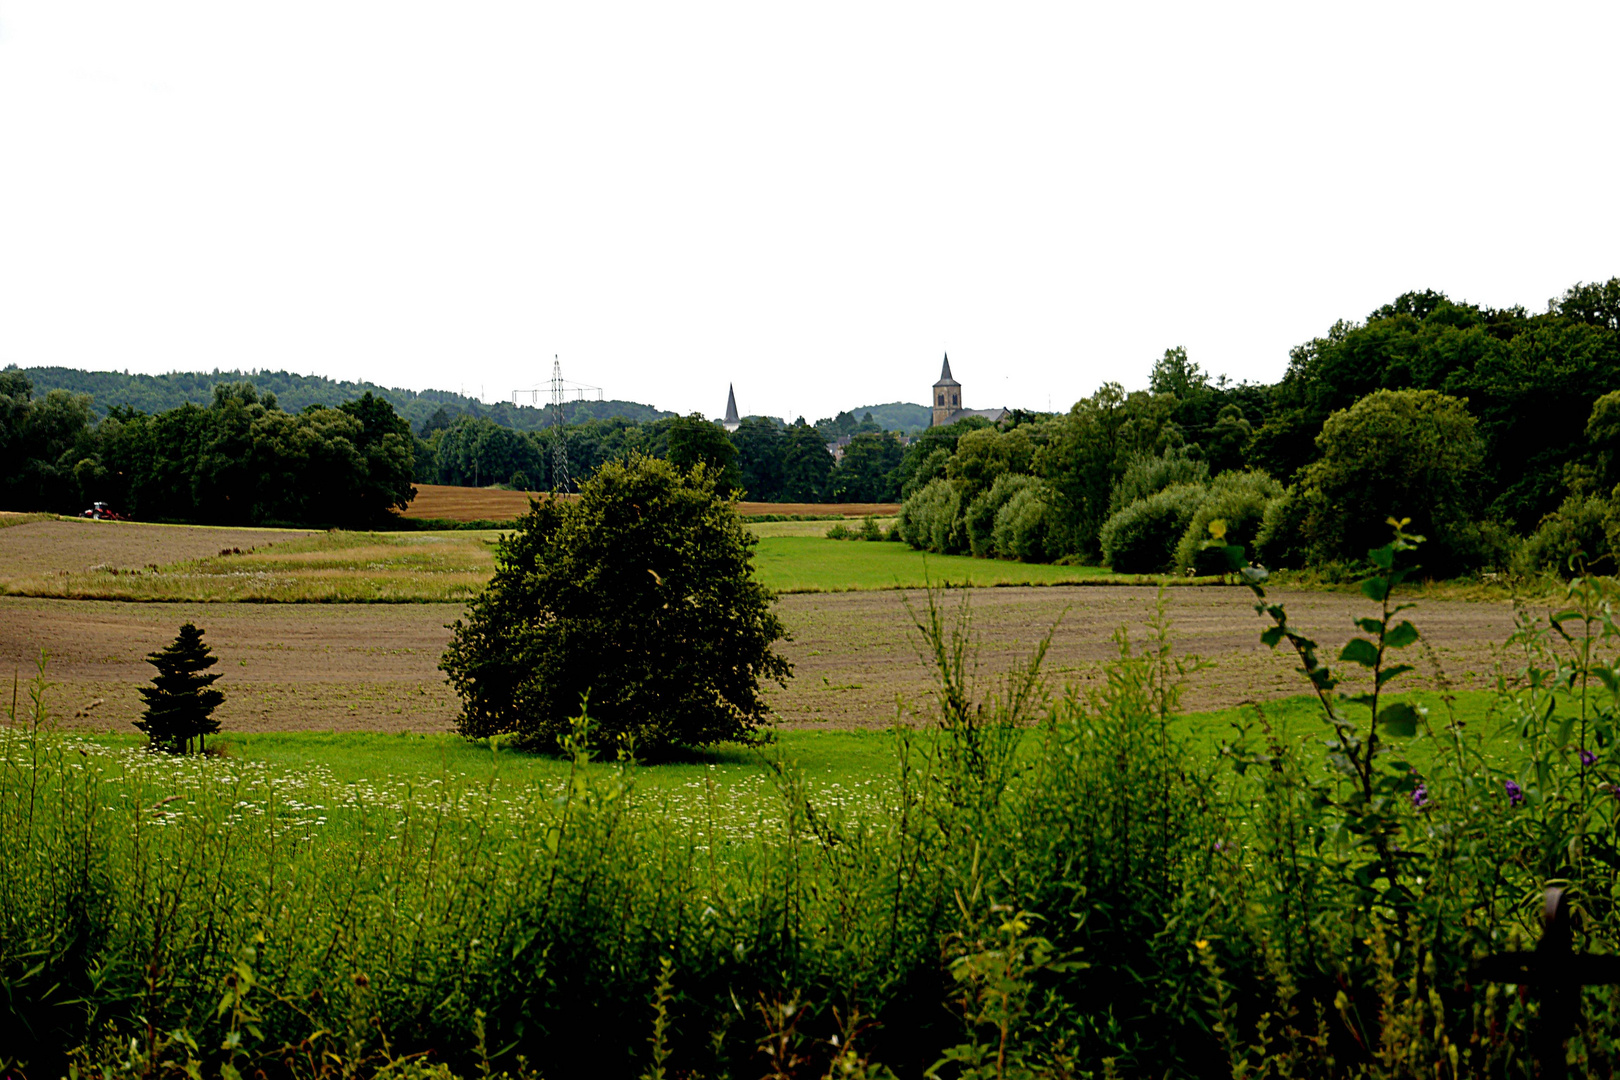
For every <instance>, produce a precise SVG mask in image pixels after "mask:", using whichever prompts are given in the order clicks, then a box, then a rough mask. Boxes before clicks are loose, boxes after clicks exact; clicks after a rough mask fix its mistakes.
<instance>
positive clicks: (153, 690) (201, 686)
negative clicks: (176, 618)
mask: <svg viewBox="0 0 1620 1080" xmlns="http://www.w3.org/2000/svg"><path fill="white" fill-rule="evenodd" d="M202 638H203V632H202V631H201V630H199V629H197V627H195V626H194V625H192V624H191V623H186V624H185V625H184V626H182V627H181V628H180V633H179V634H177V635H176V636H175V639H174V640H173V641H172V642H170V643H169V644H168V645H166V646H164V647H163V649H162V650H161V651H159V652H155V653H151V654H149V655H148V656H147V658H146V662H147V663H149V664H151V665H152V666H153V667H155V668H157V669H158V673H157V674H156V675H154V676H153V677H152V685H151V686H143V687H140V694H141V697H142V698H143V699H145V701H146V708H145V710H143V711H142V713H141V719H139V720H136V721H135V726H136V727H137V728H139V729H140V730H142V731H144V732H145V733H146V737H147V739H148V740H150V744H151V747H152V749H154V750H165V751H168V752H169V753H171V754H179V753H187V752H189V751H190V750H191V749H192V743H194V742H195V743H196V749H197V750H199V751H201V750H204V749H206V748H207V747H206V743H207V739H208V736H210V735H212V734H214V733H215V732H216V731H218V730H219V721H218V720H215V719H214V718H213V715H212V714H213V711H214V710H215V709H217V708H219V706H220V705H221V704H222V703H223V702H224V701H225V695H224V694H223V693H221V692H220V691H218V690H215V689H213V685H214V682H215V681H216V680H218V679H219V677H220V675H221V674H223V673H222V672H217V671H216V672H213V673H212V674H204V672H206V671H207V670H208V669H209V668H211V667H213V666H214V665H215V664H216V663H218V662H219V658H218V657H216V656H214V655H213V650H212V649H210V648H209V647H208V646H207V645H205V644H203V639H202Z"/></svg>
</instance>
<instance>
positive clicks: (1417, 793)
mask: <svg viewBox="0 0 1620 1080" xmlns="http://www.w3.org/2000/svg"><path fill="white" fill-rule="evenodd" d="M1412 805H1413V807H1415V808H1416V809H1418V810H1427V809H1428V808H1429V789H1428V787H1427V786H1426V785H1424V784H1419V785H1418V786H1417V787H1415V788H1413V789H1412Z"/></svg>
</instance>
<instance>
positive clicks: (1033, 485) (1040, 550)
mask: <svg viewBox="0 0 1620 1080" xmlns="http://www.w3.org/2000/svg"><path fill="white" fill-rule="evenodd" d="M1003 479H1012V477H1010V476H1009V477H1004V478H1003ZM996 483H997V485H998V486H999V485H1000V483H1001V481H1000V480H998V481H997V482H996ZM993 490H994V489H992V491H993ZM991 539H992V541H993V544H994V547H995V551H996V553H997V554H998V555H1000V556H1001V557H1002V558H1004V559H1017V560H1019V561H1020V562H1052V561H1053V560H1055V559H1057V558H1059V557H1061V556H1062V555H1063V554H1064V546H1063V545H1064V535H1063V528H1062V522H1061V520H1060V519H1059V517H1058V510H1057V494H1056V492H1054V491H1053V490H1052V488H1051V487H1050V486H1049V485H1047V484H1046V483H1045V482H1044V481H1040V480H1035V481H1032V482H1030V483H1028V484H1020V485H1018V488H1017V490H1016V491H1015V492H1014V493H1013V495H1012V497H1011V498H1009V499H1008V500H1007V503H1006V505H1005V506H1002V507H1001V508H1000V509H999V510H997V511H996V522H995V529H994V531H993V532H992V533H991Z"/></svg>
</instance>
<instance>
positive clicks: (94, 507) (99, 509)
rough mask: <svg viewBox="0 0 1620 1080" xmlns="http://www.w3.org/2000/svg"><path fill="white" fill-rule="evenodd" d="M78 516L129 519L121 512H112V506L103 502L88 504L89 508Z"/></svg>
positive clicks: (113, 519)
mask: <svg viewBox="0 0 1620 1080" xmlns="http://www.w3.org/2000/svg"><path fill="white" fill-rule="evenodd" d="M79 516H80V517H87V518H91V519H93V520H95V521H128V520H129V518H127V517H125V516H124V515H123V514H117V513H114V512H113V509H112V507H110V506H108V505H107V504H106V503H104V502H98V503H91V504H90V509H88V510H86V511H84V512H83V513H81V514H80V515H79Z"/></svg>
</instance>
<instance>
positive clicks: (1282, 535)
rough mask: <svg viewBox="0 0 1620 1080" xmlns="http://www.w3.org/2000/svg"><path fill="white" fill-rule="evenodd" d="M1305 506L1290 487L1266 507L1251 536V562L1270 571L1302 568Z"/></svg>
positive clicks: (1296, 491)
mask: <svg viewBox="0 0 1620 1080" xmlns="http://www.w3.org/2000/svg"><path fill="white" fill-rule="evenodd" d="M1304 530H1305V504H1304V501H1303V500H1302V499H1301V498H1300V497H1299V490H1298V488H1297V487H1291V488H1289V489H1288V490H1287V491H1285V492H1283V494H1282V495H1280V496H1279V497H1277V498H1275V499H1272V500H1271V501H1270V502H1268V503H1267V504H1266V509H1265V513H1264V514H1263V515H1262V517H1261V522H1260V530H1259V532H1258V533H1256V534H1255V538H1254V553H1253V554H1252V555H1251V556H1250V557H1251V558H1252V559H1253V560H1254V561H1255V562H1257V563H1260V564H1261V565H1264V566H1267V567H1270V568H1271V569H1273V570H1297V569H1299V568H1300V567H1302V566H1304V565H1305V560H1306V557H1307V554H1308V553H1307V551H1306V548H1305V535H1304Z"/></svg>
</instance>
